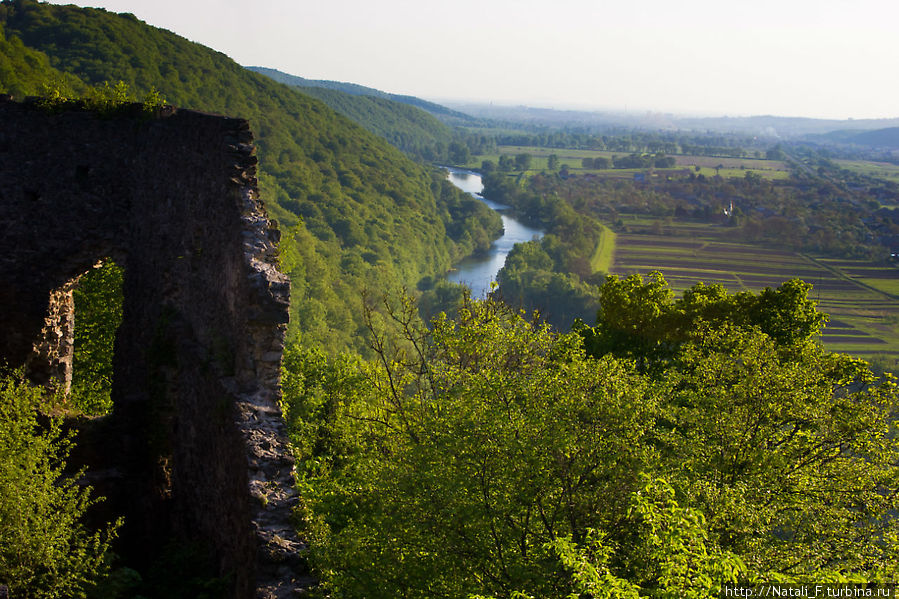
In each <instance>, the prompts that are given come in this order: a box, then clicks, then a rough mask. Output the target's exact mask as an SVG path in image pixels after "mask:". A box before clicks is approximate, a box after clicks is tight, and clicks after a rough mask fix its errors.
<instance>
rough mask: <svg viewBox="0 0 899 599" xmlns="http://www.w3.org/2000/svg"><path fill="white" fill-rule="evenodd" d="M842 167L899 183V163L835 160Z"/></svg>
mask: <svg viewBox="0 0 899 599" xmlns="http://www.w3.org/2000/svg"><path fill="white" fill-rule="evenodd" d="M834 162H836V163H837V164H838V165H840V167H841V168H844V169H846V170H848V171H852V172H854V173H858V174H860V175H867V176H869V177H874V178H877V179H885V180H887V181H893V182H894V183H899V165H897V164H890V163H889V162H868V161H863V160H834Z"/></svg>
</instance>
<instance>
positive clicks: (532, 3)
mask: <svg viewBox="0 0 899 599" xmlns="http://www.w3.org/2000/svg"><path fill="white" fill-rule="evenodd" d="M54 3H57V4H63V3H67V2H66V1H65V0H54ZM79 4H80V5H92V6H101V7H103V8H105V9H106V10H110V11H113V12H130V13H133V14H134V15H135V16H136V17H137V18H139V19H141V20H143V21H145V22H147V23H148V24H150V25H153V26H156V27H161V28H165V29H169V30H171V31H173V32H174V33H176V34H178V35H181V36H183V37H185V38H187V39H190V40H193V41H196V42H198V43H201V44H203V45H205V46H208V47H210V48H212V49H214V50H217V51H220V52H223V53H225V54H227V55H228V56H229V57H231V58H232V59H233V60H235V61H236V62H238V63H239V64H244V65H261V66H266V67H268V68H274V69H277V70H279V71H282V72H285V73H289V74H292V75H297V76H301V77H305V78H308V79H326V80H332V81H343V82H350V83H356V84H359V85H364V86H366V87H373V88H376V89H380V90H384V91H388V92H390V93H395V94H401V95H413V96H417V97H420V98H442V99H444V100H447V101H452V102H466V101H470V100H471V99H473V98H477V99H479V100H478V102H481V103H490V102H493V103H499V104H504V105H525V106H532V107H555V108H557V109H563V110H564V109H570V108H569V107H574V106H577V107H579V108H575V109H577V110H584V107H595V108H590V109H589V110H599V111H622V112H623V111H625V110H627V112H628V113H631V112H637V111H640V112H647V111H648V112H654V113H659V114H677V115H681V114H683V115H690V116H693V115H708V116H712V117H716V116H725V115H726V116H741V117H742V116H783V117H784V118H812V119H826V120H838V121H843V120H848V119H853V120H867V119H877V120H880V119H894V118H897V117H899V106H897V104H896V98H899V78H896V77H894V76H893V74H894V73H896V72H897V71H899V44H897V42H896V38H895V31H894V30H895V23H897V22H899V3H896V2H893V1H892V0H816V1H814V2H813V1H811V0H793V1H792V2H783V1H782V0H756V2H754V3H752V5H751V6H750V5H743V4H737V3H733V4H731V3H727V4H721V3H719V2H717V1H716V0H685V1H684V2H679V3H671V2H662V1H661V0H647V1H646V2H643V3H640V4H639V5H632V4H625V3H613V2H606V1H605V0H559V2H557V3H555V4H553V5H552V6H551V7H550V6H549V5H547V4H545V3H543V2H537V1H536V0H514V1H513V0H492V1H491V2H483V1H477V2H476V1H474V0H458V1H457V2H456V3H454V4H453V6H452V9H451V10H449V9H447V8H446V6H445V5H442V4H441V5H437V4H436V3H427V2H425V3H421V2H413V1H412V0H383V1H382V2H380V3H376V4H375V3H363V2H360V1H359V0H332V1H331V2H329V3H327V4H325V3H321V4H302V5H297V3H294V2H291V1H290V0H270V1H269V2H266V3H261V4H259V5H254V6H253V7H252V9H251V10H248V9H247V8H246V5H245V3H243V2H239V1H238V0H204V1H203V2H197V3H185V2H183V1H182V0H177V1H176V0H157V2H154V3H150V4H148V3H144V2H141V1H140V0H82V1H80V2H79Z"/></svg>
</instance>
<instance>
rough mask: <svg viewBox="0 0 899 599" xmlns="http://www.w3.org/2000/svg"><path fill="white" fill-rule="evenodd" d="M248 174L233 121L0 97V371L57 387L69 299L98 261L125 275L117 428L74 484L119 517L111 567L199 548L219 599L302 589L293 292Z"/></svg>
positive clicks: (65, 356)
mask: <svg viewBox="0 0 899 599" xmlns="http://www.w3.org/2000/svg"><path fill="white" fill-rule="evenodd" d="M255 164H256V158H255V156H254V155H253V146H252V134H251V132H250V130H249V126H248V124H247V122H246V121H244V120H241V119H233V118H226V117H221V116H215V115H208V114H203V113H199V112H193V111H187V110H175V109H171V108H167V109H165V110H163V111H162V112H161V113H159V114H157V115H155V116H153V117H147V116H145V115H143V114H142V112H141V108H140V107H139V105H136V106H133V107H130V109H129V108H126V109H125V110H124V111H121V112H118V113H116V114H114V115H107V116H102V115H97V114H94V113H90V112H87V111H82V110H68V111H64V112H57V113H54V112H51V111H48V110H45V109H41V108H39V107H37V106H34V105H29V104H20V103H17V102H13V101H12V100H11V99H10V98H9V97H0V360H3V361H6V362H7V363H8V364H9V365H11V366H14V367H15V366H19V365H25V366H26V367H27V370H28V372H29V374H30V376H31V377H32V378H33V379H35V380H38V381H44V382H46V381H47V380H48V379H49V378H50V377H54V378H55V379H56V380H57V382H58V384H62V385H67V384H68V383H69V381H70V380H71V353H72V330H73V327H72V322H73V321H72V318H73V304H72V294H71V290H72V288H73V286H74V285H75V284H77V279H78V277H79V276H80V275H81V274H83V273H84V272H86V271H87V270H88V269H90V268H91V267H92V266H93V265H94V264H96V263H97V261H98V260H102V259H104V258H112V259H113V260H115V261H116V262H117V263H119V264H120V265H123V266H124V268H125V280H124V305H123V322H122V325H121V327H120V328H119V331H118V333H117V338H116V347H115V357H114V383H113V403H114V409H113V414H112V415H111V416H110V417H107V418H106V419H105V421H104V423H103V425H102V426H101V427H100V428H99V429H98V430H99V431H100V432H99V434H95V435H94V436H93V437H92V438H90V439H89V440H88V441H87V442H88V443H90V444H92V445H94V447H92V451H91V452H89V453H90V455H92V456H94V457H93V461H94V462H99V463H90V464H88V466H89V469H88V474H89V476H92V478H91V481H92V483H93V484H94V485H95V486H96V487H97V488H98V489H99V490H100V491H101V492H102V493H103V494H104V495H106V496H107V497H109V501H108V504H109V510H110V511H111V512H117V513H120V514H123V515H124V516H125V519H126V524H125V527H124V529H123V530H122V540H123V543H124V547H125V552H126V554H129V555H130V557H131V558H132V559H137V560H141V561H149V560H152V559H153V557H154V555H157V554H158V552H159V551H160V550H161V548H162V547H163V546H164V545H165V543H167V542H168V541H169V540H170V539H173V538H177V539H181V540H185V541H188V542H192V543H197V542H198V543H200V546H202V547H205V548H208V549H209V550H210V551H211V552H212V554H213V555H214V559H215V561H216V563H217V565H218V569H219V572H220V573H221V574H222V575H229V576H231V580H232V581H233V583H234V584H233V593H232V595H231V596H233V597H235V598H237V597H239V598H246V597H260V598H262V597H290V596H294V595H295V594H296V593H297V592H298V591H299V590H300V589H301V588H302V587H303V585H304V584H305V581H304V579H302V578H301V573H302V567H301V566H300V564H299V563H298V560H299V558H298V556H297V551H298V550H299V549H301V543H300V541H299V540H298V539H297V537H296V533H295V532H294V529H293V528H292V527H291V526H290V523H289V515H290V510H291V507H292V505H293V504H294V502H295V492H294V491H293V484H292V483H293V479H292V461H291V458H290V453H289V451H288V449H287V447H286V442H285V431H284V424H283V420H282V418H281V413H280V410H279V403H278V402H279V399H280V383H279V367H280V359H281V353H282V350H283V343H284V333H285V329H286V324H287V319H288V316H287V314H288V299H289V283H288V280H287V278H286V277H285V276H284V275H283V274H281V273H280V272H278V270H277V265H276V243H277V241H278V231H277V230H276V229H275V228H273V227H272V226H271V223H270V222H269V220H268V218H267V217H266V213H265V210H264V208H263V205H262V202H261V201H260V199H259V197H258V193H257V189H256V178H255ZM74 318H75V319H77V314H75V315H74ZM79 443H81V440H79Z"/></svg>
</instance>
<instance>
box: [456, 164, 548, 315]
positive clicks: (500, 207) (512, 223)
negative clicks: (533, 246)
mask: <svg viewBox="0 0 899 599" xmlns="http://www.w3.org/2000/svg"><path fill="white" fill-rule="evenodd" d="M447 171H449V174H448V175H447V178H448V179H449V181H450V183H452V184H453V185H455V186H456V187H458V188H459V189H461V190H462V191H465V192H468V193H470V194H471V195H473V196H474V197H476V198H477V199H479V200H481V201H482V202H484V203H485V204H487V206H489V207H490V208H492V209H493V210H496V211H497V212H498V213H499V215H500V217H501V218H502V219H503V234H502V236H501V237H499V238H498V239H496V241H494V242H493V245H491V246H490V249H489V250H488V251H487V252H486V253H482V254H477V255H475V256H469V257H468V258H465V259H463V260H462V261H461V262H459V263H458V264H456V265H455V266H454V270H452V271H450V272H449V273H448V274H447V275H446V279H447V280H448V281H452V282H453V283H462V284H463V285H467V286H468V287H469V288H470V289H471V295H472V297H475V298H484V297H486V296H487V293H488V292H489V291H490V283H492V282H493V281H495V280H496V273H498V272H499V269H500V268H502V267H503V264H505V263H506V256H508V255H509V252H511V251H512V246H514V245H515V244H516V243H523V242H525V241H530V240H532V239H540V238H541V237H543V231H541V230H540V229H533V228H531V227H526V226H524V225H523V224H521V223H520V222H518V221H517V220H515V219H514V218H512V217H511V216H509V215H507V214H505V212H506V211H507V210H508V209H509V207H508V206H506V205H504V204H498V203H496V202H491V201H490V200H485V199H484V198H483V197H481V191H482V190H483V189H484V185H483V184H482V183H481V176H480V175H479V174H477V173H473V172H471V171H463V170H459V169H454V168H448V169H447Z"/></svg>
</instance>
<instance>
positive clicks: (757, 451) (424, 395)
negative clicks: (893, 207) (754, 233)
mask: <svg viewBox="0 0 899 599" xmlns="http://www.w3.org/2000/svg"><path fill="white" fill-rule="evenodd" d="M628 285H629V286H630V289H627V290H622V289H621V285H620V282H616V281H613V282H610V283H609V284H607V287H604V288H603V293H608V294H609V296H610V297H617V298H618V304H621V302H622V301H623V300H626V299H628V298H630V299H632V300H634V301H633V302H632V305H633V306H635V307H638V306H641V305H643V302H642V300H641V301H637V298H639V297H642V296H641V293H642V294H643V295H646V294H649V295H652V293H651V292H654V293H656V294H657V295H659V296H660V297H662V298H667V300H663V301H662V302H661V304H662V305H667V304H668V303H670V304H671V305H676V306H678V308H682V307H683V306H684V305H685V303H686V304H689V305H693V306H694V307H695V306H696V305H698V304H702V305H706V306H707V309H705V310H700V309H696V310H693V311H692V312H690V314H691V316H690V326H689V327H686V326H675V324H676V323H681V324H683V322H684V320H683V319H684V318H686V317H685V316H683V314H686V313H687V312H688V311H686V310H677V311H675V312H676V313H677V314H679V315H680V320H672V321H671V323H669V326H670V327H671V328H670V330H668V331H667V332H665V331H664V330H663V328H664V327H662V326H661V324H659V323H656V325H658V326H657V328H656V329H655V330H656V331H658V332H659V333H660V339H662V340H664V343H661V342H658V343H654V344H648V343H645V342H644V340H642V339H639V338H638V339H636V341H633V340H632V341H633V342H631V343H630V344H629V345H627V343H626V341H627V340H626V338H623V337H622V333H621V331H622V330H631V331H635V332H637V333H639V332H640V331H641V330H642V329H641V326H642V325H641V326H637V325H638V324H640V323H639V322H637V321H636V320H633V319H635V318H638V317H639V316H640V313H639V311H637V312H634V313H632V314H629V315H628V314H627V313H626V312H627V311H626V310H623V311H621V312H619V313H615V317H614V318H615V320H614V322H615V323H617V324H616V326H617V327H618V329H614V328H613V327H612V326H611V325H610V324H609V323H610V322H612V314H611V312H610V311H609V310H607V311H606V312H605V313H601V314H600V322H599V324H598V325H597V327H594V328H590V329H582V330H581V331H579V332H573V333H568V334H561V335H560V334H556V333H554V332H552V331H551V330H549V329H548V328H547V327H546V326H544V325H540V324H539V323H538V322H536V321H530V320H527V319H525V318H524V317H523V315H522V314H519V313H515V312H512V311H510V310H509V309H508V308H505V307H504V306H503V305H501V304H498V303H496V302H493V301H485V302H477V301H471V300H469V299H466V300H465V301H463V303H462V305H461V307H460V309H459V311H458V315H457V316H456V317H455V318H448V317H446V316H445V315H441V316H439V317H438V318H436V319H435V320H434V321H433V322H432V329H431V330H430V331H427V330H424V329H421V328H419V327H417V326H416V325H415V319H414V317H413V316H414V305H413V303H412V302H410V301H409V300H401V301H400V302H398V304H397V305H393V306H391V307H390V308H389V309H388V310H386V314H387V318H383V319H382V318H381V317H380V316H379V315H378V314H375V313H372V312H370V313H369V314H370V322H371V325H372V337H371V339H372V347H373V351H374V353H375V355H377V356H378V358H379V361H378V362H377V363H365V362H361V361H355V360H351V359H348V358H347V359H342V360H332V361H329V360H327V359H325V358H324V356H323V355H321V354H316V353H315V352H308V351H307V352H301V351H299V350H292V351H291V352H290V354H289V359H288V360H287V361H286V362H285V402H286V404H287V406H286V407H287V412H288V415H289V421H290V425H291V430H292V434H293V437H294V443H295V445H296V447H297V451H298V453H299V457H300V458H301V461H300V463H301V465H302V471H301V476H300V488H301V491H302V494H303V496H304V498H305V517H304V518H305V522H306V533H307V534H308V535H309V538H310V542H311V546H312V559H313V563H314V564H315V565H316V567H317V568H318V572H319V575H320V576H321V578H322V581H323V587H324V588H325V589H327V591H328V592H329V593H331V595H330V596H340V597H385V598H386V597H396V596H404V597H422V598H423V597H434V596H446V597H468V596H470V595H483V596H491V595H492V596H495V597H512V596H533V597H570V596H575V597H590V596H593V597H605V596H608V597H613V596H614V597H628V596H636V594H640V595H644V594H649V595H652V596H659V597H709V596H715V595H716V594H717V592H718V590H719V589H720V587H721V585H722V584H724V583H726V582H729V581H735V580H738V579H739V580H783V581H821V580H834V581H839V580H893V579H895V577H896V575H897V572H896V564H897V563H899V561H897V557H899V553H897V543H896V539H897V532H899V531H897V522H896V519H895V518H894V517H892V516H891V514H894V513H895V510H896V509H897V508H899V500H897V489H899V466H897V464H899V445H897V441H896V438H895V434H894V433H895V431H893V430H892V427H893V424H892V423H893V420H894V419H895V417H896V410H897V406H899V396H897V389H896V385H895V384H894V382H893V380H892V378H891V377H889V376H887V377H885V378H881V379H875V378H874V376H873V375H872V374H871V372H870V371H869V370H868V368H867V366H866V364H864V363H863V362H861V361H859V360H855V359H852V358H849V357H847V356H842V355H837V354H830V353H828V352H825V351H824V350H823V349H822V348H821V347H820V346H819V345H818V344H816V343H815V342H813V341H812V340H811V339H812V337H813V334H814V332H815V331H816V330H817V327H819V326H820V325H821V322H822V321H823V317H822V316H821V315H820V314H818V313H817V312H816V311H815V310H814V304H813V303H812V302H810V301H809V300H808V299H807V297H806V295H805V291H807V288H806V287H803V285H802V284H800V282H797V283H793V284H791V285H789V286H786V287H785V288H782V289H781V290H774V291H769V292H767V293H763V294H761V295H758V296H752V297H741V298H739V299H735V298H734V297H732V296H727V295H726V293H725V294H724V295H721V293H720V291H719V290H717V289H714V290H712V291H709V289H708V288H705V287H697V288H694V289H693V290H691V291H692V293H693V294H694V296H696V297H693V298H692V299H690V297H689V296H687V297H685V299H684V300H678V302H674V301H672V299H671V298H670V291H669V292H667V293H666V290H667V287H666V286H665V285H664V281H663V280H660V279H653V280H650V281H649V282H648V283H645V284H644V283H642V282H641V281H636V280H631V281H629V283H628ZM698 297H705V298H706V299H707V300H709V301H706V302H705V303H702V302H699V300H698V299H697V298H698ZM710 297H711V298H717V300H716V301H714V302H713V301H711V299H710ZM764 303H768V304H770V306H769V307H768V308H766V309H765V310H761V311H753V309H752V307H753V306H758V305H760V304H764ZM776 305H779V306H782V307H784V309H783V310H782V311H781V312H777V311H776V310H772V309H771V306H776ZM708 306H712V307H714V306H717V308H718V309H717V310H716V309H713V308H712V307H708ZM741 306H742V308H741ZM624 307H625V308H626V304H625V306H624ZM725 308H726V309H725ZM787 308H789V309H787ZM647 310H651V305H650V307H649V308H647ZM728 310H729V311H730V313H729V315H728V312H727V311H728ZM741 310H742V311H741ZM604 314H605V315H604ZM644 316H645V315H644ZM628 319H632V320H631V321H630V325H631V326H630V327H628V326H625V325H626V324H627V322H628ZM791 319H793V320H795V321H796V322H805V323H806V325H807V326H806V330H801V329H798V328H797V329H794V330H795V331H796V334H793V335H783V334H780V332H782V331H784V330H786V328H785V327H786V325H788V324H789V323H790V322H791ZM647 322H653V321H652V319H650V320H649V321H647ZM794 324H795V323H794ZM776 325H783V326H776ZM790 326H792V325H790ZM391 330H392V331H393V332H389V331H391ZM661 333H664V334H661ZM606 336H614V337H615V342H614V343H612V342H611V341H609V340H608V339H605V337H606ZM585 340H588V341H589V343H587V344H586V346H588V347H590V348H591V350H590V351H591V354H590V355H588V353H587V351H586V350H585V343H584V341H585ZM622 344H624V345H622ZM662 345H664V347H665V351H664V352H663V351H660V349H659V347H660V346H662ZM619 350H620V351H619ZM602 589H605V590H602Z"/></svg>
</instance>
